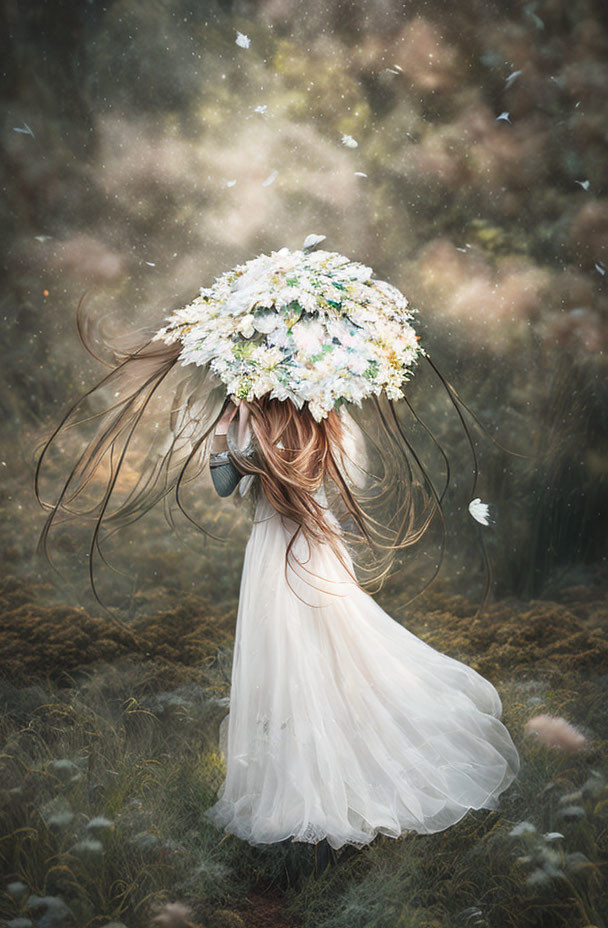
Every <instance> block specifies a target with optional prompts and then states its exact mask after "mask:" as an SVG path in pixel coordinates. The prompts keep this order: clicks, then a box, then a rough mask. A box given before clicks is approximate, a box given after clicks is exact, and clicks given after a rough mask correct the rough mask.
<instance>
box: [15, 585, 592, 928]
mask: <svg viewBox="0 0 608 928" xmlns="http://www.w3.org/2000/svg"><path fill="white" fill-rule="evenodd" d="M0 595H1V597H2V598H1V608H2V612H3V632H2V653H3V655H4V660H3V677H2V682H1V683H0V687H1V690H2V705H3V709H4V711H3V716H2V748H1V751H2V754H1V758H0V767H1V777H0V779H1V783H2V788H1V796H2V813H1V834H2V836H3V840H2V843H1V850H0V853H1V859H2V870H3V874H4V883H3V886H2V892H1V893H0V915H1V917H3V918H4V919H6V920H7V921H9V923H10V921H11V920H14V919H16V918H17V917H19V916H22V917H24V918H27V917H30V916H31V915H32V914H33V913H34V914H35V908H32V906H34V907H35V905H36V904H37V903H36V898H37V897H38V898H39V899H40V898H42V899H46V900H48V898H49V897H50V898H51V899H54V900H55V902H54V903H52V904H51V903H48V902H47V903H45V904H48V905H51V906H52V905H55V906H58V905H59V904H60V903H61V904H63V905H64V906H67V909H65V910H64V911H63V915H58V916H57V918H59V919H60V920H59V921H52V920H50V921H48V924H49V925H51V924H52V925H54V924H66V925H78V926H81V925H82V926H84V925H87V926H99V928H101V926H103V925H105V924H107V923H109V922H112V921H115V922H121V923H123V924H124V925H126V926H128V928H140V926H141V928H143V926H148V925H151V924H152V919H153V917H154V914H155V912H157V911H158V910H159V909H160V908H161V906H162V904H163V903H167V902H175V901H179V902H181V903H183V904H185V905H187V906H189V907H190V909H191V912H192V922H191V923H192V924H195V925H204V926H208V928H232V926H233V928H237V926H243V925H244V926H251V928H258V926H270V925H273V926H277V928H281V926H292V925H301V926H303V928H309V926H310V928H312V926H320V925H322V926H326V928H330V926H331V928H343V926H344V928H357V926H361V928H370V926H371V928H392V926H403V928H414V926H415V928H448V926H454V925H463V926H464V925H477V926H485V925H492V926H494V928H503V926H505V928H506V926H509V928H511V926H518V928H522V926H523V928H527V926H531V928H532V926H534V928H545V926H546V928H553V926H559V925H564V926H568V928H578V926H582V925H583V924H595V925H598V926H600V925H602V924H604V922H602V921H601V918H602V915H601V913H602V907H603V904H605V900H606V891H607V886H606V873H605V868H606V859H607V858H606V853H607V839H606V835H607V833H608V832H607V828H606V825H607V819H608V788H606V786H605V785H603V780H602V777H608V764H607V763H606V742H607V740H608V721H607V720H608V712H607V709H608V687H607V683H608V677H607V675H606V666H607V661H606V652H607V648H608V641H607V637H606V634H605V632H604V631H603V630H602V617H605V616H606V611H607V610H606V600H605V597H604V596H602V595H601V589H600V587H598V588H597V589H596V590H595V591H594V592H593V595H591V592H590V591H589V589H586V590H584V591H583V590H578V591H577V590H566V591H565V592H564V594H563V597H562V598H563V599H564V600H567V601H568V602H567V604H566V602H561V603H556V602H546V601H536V602H531V603H522V602H519V603H516V602H500V603H497V604H494V605H492V606H490V607H489V609H488V611H487V613H486V614H485V615H484V616H480V617H477V618H476V617H475V611H476V606H475V604H472V603H470V602H468V601H467V600H466V599H465V598H464V597H462V596H454V595H453V594H452V595H450V594H449V593H447V592H442V591H439V592H436V593H432V594H431V593H429V594H427V595H426V597H425V598H424V599H421V600H418V601H417V602H416V604H415V608H414V606H411V607H409V611H408V612H407V625H408V627H409V628H410V630H412V631H413V632H414V633H416V634H418V635H419V636H420V637H423V638H424V639H425V640H426V641H428V642H429V643H430V644H432V645H433V646H434V647H436V648H438V649H440V650H443V651H445V652H446V653H449V654H451V655H453V656H456V657H458V658H459V659H463V660H466V661H467V662H469V663H470V664H471V665H472V666H475V667H477V668H478V669H479V670H480V672H481V673H483V674H484V675H486V676H487V677H488V678H489V679H491V680H492V681H493V682H494V683H495V684H496V685H497V687H498V689H499V692H500V694H501V697H502V700H503V708H504V714H503V720H504V722H505V724H506V725H507V726H508V728H509V730H510V731H511V733H512V735H513V738H514V740H515V742H516V744H517V747H518V749H519V750H520V753H521V759H522V768H521V772H520V775H519V777H518V779H517V781H516V782H515V783H514V784H513V785H512V786H511V788H510V789H509V790H508V791H507V792H506V793H505V794H503V797H502V799H501V810H500V811H498V812H488V811H477V812H475V811H471V812H469V813H468V814H467V816H466V817H465V819H463V820H462V822H460V823H459V824H458V825H456V826H454V827H452V828H450V829H448V830H447V831H445V832H442V833H438V834H435V835H428V836H424V835H416V834H409V835H406V836H404V837H403V838H401V839H399V840H394V839H392V838H388V837H384V836H379V837H378V838H377V839H376V840H374V842H373V843H372V844H371V845H370V846H368V847H366V848H365V849H363V850H357V849H354V848H352V847H349V848H343V849H341V851H340V852H339V853H338V863H337V865H336V866H334V867H332V868H331V869H329V870H327V871H325V872H324V873H323V874H322V875H321V876H320V877H319V878H317V879H315V877H314V873H313V848H312V847H311V846H310V845H304V844H298V843H292V842H284V843H282V844H279V845H274V846H269V847H267V848H263V847H262V848H254V847H250V846H249V845H247V844H246V843H244V842H242V841H240V840H238V839H237V838H235V837H233V836H231V835H224V836H222V835H221V834H220V833H219V832H218V831H217V830H216V829H215V828H214V827H213V826H212V825H210V824H209V823H207V822H206V821H205V819H204V818H203V812H204V810H205V809H206V808H207V807H208V806H209V805H211V804H212V802H213V801H214V797H215V794H216V790H217V788H218V786H219V785H220V783H221V781H222V778H223V774H224V768H223V760H222V757H221V755H220V754H219V753H218V743H217V729H218V723H219V721H220V720H221V718H222V717H223V715H224V714H225V711H226V709H225V698H226V696H227V695H228V693H229V682H228V680H229V673H230V655H231V646H232V632H233V626H234V611H233V610H232V611H231V610H230V609H227V610H226V611H225V612H222V610H217V609H216V610H214V609H213V608H212V607H211V606H210V605H209V603H207V602H205V600H204V599H201V598H198V597H196V596H194V595H191V596H188V597H179V598H178V597H177V593H176V591H173V592H172V591H171V590H168V589H163V590H159V591H158V600H159V601H160V602H161V603H162V604H163V608H160V609H158V610H157V611H151V612H150V613H149V614H148V615H145V616H144V615H141V616H139V617H138V619H137V620H136V621H135V622H134V623H133V627H134V629H135V630H136V631H140V632H142V633H143V632H144V631H145V635H146V640H147V642H148V645H149V647H148V651H147V652H142V651H141V650H140V649H139V648H138V647H137V646H136V645H135V644H134V642H133V640H132V639H131V638H130V637H129V636H125V635H123V633H122V631H121V629H120V628H117V627H116V626H115V625H114V624H113V623H112V622H111V621H110V620H109V619H107V618H104V617H102V616H99V615H97V616H95V615H90V614H88V612H87V611H85V610H84V609H77V608H73V607H71V606H65V605H60V604H49V603H48V599H49V594H48V589H45V588H44V587H43V586H40V585H38V586H37V587H35V586H31V585H29V584H28V582H27V581H26V580H23V579H17V578H16V577H13V578H10V577H9V578H7V579H5V580H4V581H3V583H2V587H1V594H0ZM45 597H46V598H45ZM172 601H173V602H172ZM382 601H383V606H384V607H385V608H386V609H387V610H389V611H391V610H392V613H393V614H394V615H398V614H399V612H400V604H399V596H398V595H397V594H396V593H395V592H391V591H390V590H389V591H388V592H387V593H386V594H384V595H383V596H382ZM171 603H172V605H171ZM604 620H605V618H604ZM541 712H548V713H550V714H556V715H563V716H565V717H566V718H567V719H568V720H569V721H571V722H573V723H576V724H578V725H579V726H580V727H581V728H582V730H583V731H584V732H585V733H586V734H587V736H588V738H589V739H590V749H589V750H588V751H587V752H585V753H584V754H580V755H563V754H560V753H559V752H556V751H553V750H549V749H547V748H543V747H542V746H541V745H539V744H538V743H536V742H535V741H534V740H531V739H530V738H529V737H526V736H525V735H524V724H525V722H526V720H527V719H528V718H530V717H531V716H533V715H536V714H538V713H541ZM594 772H595V773H594ZM594 777H595V780H594V779H593V778H594ZM590 778H591V782H593V783H595V784H596V785H595V787H594V788H593V789H591V787H590V786H589V782H590ZM581 787H584V788H583V791H582V794H580V796H579V798H578V799H576V798H572V796H574V797H576V795H577V791H578V790H580V789H581ZM562 796H565V797H570V798H567V799H566V804H565V803H564V802H560V797H562ZM567 803H570V806H574V807H576V806H577V805H578V806H579V807H580V808H581V809H582V810H583V811H582V813H579V814H578V817H577V816H574V817H570V818H569V817H568V815H564V814H563V812H564V809H567V808H568V807H569V806H568V805H567ZM520 822H528V823H531V824H533V825H534V826H535V828H536V832H535V833H534V835H533V836H532V837H533V839H534V840H535V841H538V840H540V835H542V834H546V833H548V832H559V833H561V834H563V838H561V839H557V840H558V841H559V842H561V845H560V848H561V849H560V852H559V853H561V854H562V863H563V861H566V860H569V861H570V865H569V866H570V868H569V869H568V868H567V867H566V868H565V869H564V873H563V878H561V877H560V878H557V877H553V878H551V877H550V876H549V875H548V868H549V867H550V864H548V863H547V862H546V861H545V862H544V863H543V861H542V860H541V861H540V862H537V865H536V869H535V870H533V869H531V864H530V863H528V864H526V863H525V862H522V861H521V859H520V860H518V858H521V857H522V855H523V854H524V852H525V851H526V849H527V850H528V851H530V841H531V838H530V835H529V834H528V835H526V834H523V835H522V836H521V837H514V836H510V835H509V831H510V830H511V829H512V828H513V827H514V826H515V825H516V824H517V823H520ZM547 853H548V852H547ZM564 855H567V857H566V856H564ZM580 855H584V858H583V857H582V856H580ZM532 856H533V855H532ZM531 872H535V873H537V874H540V876H537V877H536V880H534V879H533V880H532V881H531V882H530V879H529V878H530V874H531ZM18 884H22V885H21V887H20V886H19V885H18ZM28 900H29V901H28ZM38 905H43V903H38ZM46 912H47V914H48V913H49V912H51V914H52V909H49V908H47V909H46ZM61 919H63V920H61ZM14 923H15V924H19V922H14ZM22 924H26V923H25V922H23V923H22ZM36 924H42V922H37V923H36ZM44 924H47V922H45V923H44ZM171 924H173V923H171ZM175 924H176V925H177V924H182V922H175ZM183 924H184V925H185V924H186V922H183Z"/></svg>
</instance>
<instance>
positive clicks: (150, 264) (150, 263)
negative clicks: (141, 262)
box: [145, 261, 156, 267]
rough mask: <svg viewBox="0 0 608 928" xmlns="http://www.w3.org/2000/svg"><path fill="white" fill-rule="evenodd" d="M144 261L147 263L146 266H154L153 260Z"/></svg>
mask: <svg viewBox="0 0 608 928" xmlns="http://www.w3.org/2000/svg"><path fill="white" fill-rule="evenodd" d="M145 263H146V264H147V265H148V267H156V265H155V264H154V262H153V261H146V262H145Z"/></svg>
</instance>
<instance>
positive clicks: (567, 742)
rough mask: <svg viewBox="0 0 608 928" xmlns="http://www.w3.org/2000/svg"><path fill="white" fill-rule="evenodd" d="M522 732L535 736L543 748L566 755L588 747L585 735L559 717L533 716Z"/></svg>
mask: <svg viewBox="0 0 608 928" xmlns="http://www.w3.org/2000/svg"><path fill="white" fill-rule="evenodd" d="M524 731H525V732H526V734H528V735H536V736H537V738H538V740H539V741H540V743H541V744H544V745H545V747H548V748H557V749H558V750H560V751H565V752H566V753H567V754H576V753H578V752H580V751H584V750H585V749H586V748H587V747H588V741H587V738H586V737H585V735H584V734H583V733H582V732H581V731H579V730H578V728H576V727H575V726H574V725H571V724H570V722H567V721H566V719H564V718H561V717H556V716H552V715H545V714H543V715H535V716H534V718H531V719H529V720H528V721H527V722H526V724H525V726H524Z"/></svg>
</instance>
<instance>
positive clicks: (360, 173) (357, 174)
mask: <svg viewBox="0 0 608 928" xmlns="http://www.w3.org/2000/svg"><path fill="white" fill-rule="evenodd" d="M355 177H367V174H364V173H363V171H355Z"/></svg>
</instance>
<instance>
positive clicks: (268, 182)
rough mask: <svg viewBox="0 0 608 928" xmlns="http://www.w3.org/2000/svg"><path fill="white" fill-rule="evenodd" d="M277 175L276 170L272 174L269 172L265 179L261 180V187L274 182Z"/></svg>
mask: <svg viewBox="0 0 608 928" xmlns="http://www.w3.org/2000/svg"><path fill="white" fill-rule="evenodd" d="M278 176H279V172H278V171H273V172H272V174H269V175H268V177H267V178H266V180H263V181H262V187H269V186H270V185H271V184H274V182H275V180H276V179H277V177H278Z"/></svg>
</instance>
